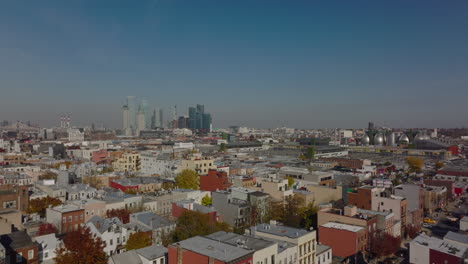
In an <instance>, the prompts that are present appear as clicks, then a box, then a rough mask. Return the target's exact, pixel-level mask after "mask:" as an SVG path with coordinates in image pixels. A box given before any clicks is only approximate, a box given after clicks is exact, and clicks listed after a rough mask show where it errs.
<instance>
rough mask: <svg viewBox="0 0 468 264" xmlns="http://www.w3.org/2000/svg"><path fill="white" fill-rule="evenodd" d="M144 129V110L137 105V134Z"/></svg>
mask: <svg viewBox="0 0 468 264" xmlns="http://www.w3.org/2000/svg"><path fill="white" fill-rule="evenodd" d="M145 129H146V119H145V112H143V109H142V108H141V107H139V109H138V113H137V131H136V134H137V136H138V135H140V131H143V130H145Z"/></svg>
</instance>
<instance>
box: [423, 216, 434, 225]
mask: <svg viewBox="0 0 468 264" xmlns="http://www.w3.org/2000/svg"><path fill="white" fill-rule="evenodd" d="M423 221H424V223H427V224H435V223H437V222H436V221H435V220H434V219H431V218H429V217H426V218H424V220H423Z"/></svg>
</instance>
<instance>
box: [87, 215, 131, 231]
mask: <svg viewBox="0 0 468 264" xmlns="http://www.w3.org/2000/svg"><path fill="white" fill-rule="evenodd" d="M88 223H89V224H93V225H94V226H95V227H96V229H97V230H98V231H99V233H101V234H102V233H104V232H106V231H107V229H108V228H109V227H110V226H111V225H112V224H116V225H118V226H123V224H122V222H121V221H120V219H119V218H117V217H112V218H102V217H100V216H97V215H96V216H93V217H92V218H91V219H89V220H88V222H86V224H88Z"/></svg>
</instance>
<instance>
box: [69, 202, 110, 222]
mask: <svg viewBox="0 0 468 264" xmlns="http://www.w3.org/2000/svg"><path fill="white" fill-rule="evenodd" d="M69 203H70V204H73V205H76V206H78V207H79V208H81V209H84V210H85V214H84V217H85V219H84V221H85V222H87V221H88V220H89V219H91V218H93V216H100V217H105V216H106V202H104V201H101V200H93V199H83V200H76V201H70V202H69Z"/></svg>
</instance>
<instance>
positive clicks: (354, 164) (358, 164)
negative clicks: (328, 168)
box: [319, 158, 364, 170]
mask: <svg viewBox="0 0 468 264" xmlns="http://www.w3.org/2000/svg"><path fill="white" fill-rule="evenodd" d="M319 160H323V161H329V162H336V163H338V165H340V166H342V167H346V168H350V169H356V170H357V169H362V166H363V165H364V161H363V160H359V159H345V158H321V159H319Z"/></svg>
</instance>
